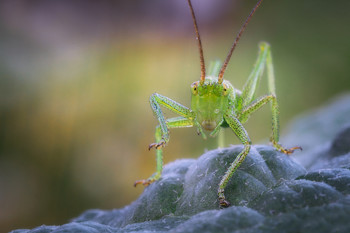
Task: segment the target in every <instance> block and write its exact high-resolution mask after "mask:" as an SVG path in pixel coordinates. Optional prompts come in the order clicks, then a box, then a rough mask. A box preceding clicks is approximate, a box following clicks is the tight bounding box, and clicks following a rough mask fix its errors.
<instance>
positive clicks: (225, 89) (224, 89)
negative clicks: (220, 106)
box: [222, 84, 228, 96]
mask: <svg viewBox="0 0 350 233" xmlns="http://www.w3.org/2000/svg"><path fill="white" fill-rule="evenodd" d="M222 87H223V91H222V93H223V95H224V96H226V95H227V94H228V89H227V86H226V85H225V84H222Z"/></svg>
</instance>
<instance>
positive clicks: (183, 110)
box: [149, 93, 193, 149]
mask: <svg viewBox="0 0 350 233" xmlns="http://www.w3.org/2000/svg"><path fill="white" fill-rule="evenodd" d="M150 103H151V108H152V110H153V112H154V113H155V115H156V116H157V119H158V121H159V128H160V133H161V139H160V140H159V141H157V142H156V143H152V144H151V145H150V148H152V147H155V148H156V149H158V148H161V147H163V146H164V145H165V144H166V143H167V142H168V141H169V130H168V127H167V125H166V122H165V121H166V120H165V117H164V115H163V112H162V109H161V108H160V106H163V107H165V108H167V109H169V110H170V111H172V112H175V113H177V114H179V115H180V116H182V117H184V118H186V119H188V120H192V119H193V112H192V111H191V110H190V109H189V108H187V107H185V106H183V105H182V104H179V103H177V102H176V101H174V100H172V99H170V98H168V97H165V96H162V95H160V94H157V93H154V94H152V96H151V97H150ZM150 148H149V149H150Z"/></svg>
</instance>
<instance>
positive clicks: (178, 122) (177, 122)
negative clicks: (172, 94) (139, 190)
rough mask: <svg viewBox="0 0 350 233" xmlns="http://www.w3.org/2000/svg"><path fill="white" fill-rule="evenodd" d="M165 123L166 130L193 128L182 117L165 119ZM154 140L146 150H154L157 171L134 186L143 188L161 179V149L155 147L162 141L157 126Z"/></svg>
mask: <svg viewBox="0 0 350 233" xmlns="http://www.w3.org/2000/svg"><path fill="white" fill-rule="evenodd" d="M165 122H166V125H167V127H168V128H185V127H192V126H193V123H192V121H191V120H188V119H186V118H184V117H174V118H170V119H167V120H166V121H165ZM155 138H156V142H155V143H152V144H151V145H149V147H148V149H151V148H152V147H155V148H156V161H157V171H156V173H154V174H153V175H152V176H151V177H149V178H148V179H145V180H137V181H135V183H134V186H136V185H138V184H143V185H144V186H147V185H149V184H151V183H152V182H154V181H156V180H158V179H159V178H160V177H161V174H162V171H163V151H162V148H161V147H159V146H158V147H157V145H159V142H160V141H161V140H162V132H161V128H160V126H159V125H158V126H157V127H156V133H155ZM153 145H155V146H153Z"/></svg>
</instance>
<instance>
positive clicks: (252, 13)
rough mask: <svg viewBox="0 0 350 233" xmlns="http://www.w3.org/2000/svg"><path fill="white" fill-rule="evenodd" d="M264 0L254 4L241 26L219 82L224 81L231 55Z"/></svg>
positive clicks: (222, 68) (222, 69) (223, 66)
mask: <svg viewBox="0 0 350 233" xmlns="http://www.w3.org/2000/svg"><path fill="white" fill-rule="evenodd" d="M261 2H262V0H259V1H258V3H257V4H256V5H255V6H254V8H253V10H252V11H251V12H250V14H249V16H248V17H247V19H246V20H245V22H244V24H243V26H242V27H241V29H240V30H239V32H238V34H237V36H236V39H235V41H234V42H233V45H232V47H231V50H230V52H229V53H228V54H227V57H226V60H225V62H224V64H223V65H222V67H221V70H220V73H219V77H218V83H222V82H223V80H224V79H223V77H224V73H225V70H226V67H227V64H228V63H229V61H230V59H231V56H232V53H233V51H234V50H235V48H236V45H237V43H238V41H239V39H240V38H241V36H242V34H243V32H244V30H245V28H246V27H247V25H248V23H249V21H250V20H251V18H252V17H253V15H254V13H255V11H256V10H257V9H258V7H259V6H260V4H261Z"/></svg>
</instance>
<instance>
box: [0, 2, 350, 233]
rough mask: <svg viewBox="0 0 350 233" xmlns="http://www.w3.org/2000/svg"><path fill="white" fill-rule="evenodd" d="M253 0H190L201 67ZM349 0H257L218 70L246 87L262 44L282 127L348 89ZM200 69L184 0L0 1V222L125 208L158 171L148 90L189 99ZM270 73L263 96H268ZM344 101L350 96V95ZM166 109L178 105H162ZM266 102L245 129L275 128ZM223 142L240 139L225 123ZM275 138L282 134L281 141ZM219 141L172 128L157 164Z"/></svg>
mask: <svg viewBox="0 0 350 233" xmlns="http://www.w3.org/2000/svg"><path fill="white" fill-rule="evenodd" d="M255 3H256V1H255V0H249V1H248V0H193V5H194V8H195V11H196V14H197V19H198V24H199V28H200V32H201V37H202V42H203V46H204V55H205V59H206V63H207V65H208V64H209V62H210V60H214V59H221V60H223V59H224V58H225V56H226V54H227V52H228V50H229V48H230V46H231V44H232V42H233V39H234V37H235V35H236V33H237V32H238V30H239V28H240V27H241V25H242V22H243V21H244V20H245V18H246V17H247V16H248V14H249V12H250V10H251V8H252V7H253V6H254V5H255ZM349 8H350V2H349V1H345V0H344V1H316V0H308V1H304V0H299V1H277V0H273V1H267V0H266V1H264V2H263V3H262V6H261V8H260V9H259V10H258V11H257V13H256V15H255V16H254V18H253V19H252V21H251V23H250V25H249V26H248V28H247V30H246V32H245V33H244V35H243V37H242V38H241V41H240V43H239V45H238V47H237V49H236V51H235V53H234V55H233V57H232V59H231V62H230V64H229V66H228V70H227V72H226V74H225V78H226V79H229V80H230V81H231V82H232V84H233V85H234V86H235V87H236V88H241V87H242V85H243V83H244V81H245V79H246V78H247V77H248V75H249V73H250V71H251V69H252V67H253V64H254V62H255V58H256V56H257V51H258V47H257V45H258V43H259V41H262V40H265V41H268V42H269V43H270V44H271V46H272V55H273V58H274V66H275V72H276V89H277V96H278V100H279V104H280V112H281V127H282V133H283V132H284V131H283V127H284V126H285V125H286V124H287V123H288V121H289V120H290V119H292V118H293V117H294V116H296V115H297V114H299V113H301V112H304V111H306V110H309V109H312V108H315V107H317V106H320V105H322V104H323V103H325V102H326V101H327V100H328V99H329V98H331V97H332V96H335V95H337V94H338V93H342V92H345V91H348V90H349V86H350V79H349V73H350V65H349V64H350V43H349V38H350V30H349V25H350V14H349V12H348V9H349ZM199 75H200V67H199V56H198V50H197V44H196V41H195V40H194V31H193V25H192V20H191V16H190V12H189V9H188V6H187V1H185V0H167V1H164V0H148V1H145V0H134V1H130V0H129V1H128V0H124V1H115V0H114V1H113V0H108V1H107V0H104V1H88V0H84V1H83V0H80V1H69V0H60V1H58V0H56V1H44V0H36V1H21V0H3V1H1V2H0V231H1V232H5V231H9V230H11V229H17V228H32V227H35V226H38V225H42V224H47V225H48V224H56V225H57V224H62V223H65V222H67V221H68V220H69V219H70V218H73V217H75V216H77V215H78V214H79V213H81V212H82V211H84V210H86V209H91V208H102V209H112V208H121V207H123V206H125V205H127V204H129V203H131V202H132V201H133V200H135V199H136V198H137V197H138V195H140V193H141V192H142V191H143V187H137V188H134V187H133V182H134V181H135V180H137V179H142V178H147V177H149V176H150V175H151V174H152V173H153V172H154V171H155V159H154V158H155V155H154V151H150V152H149V151H148V150H147V147H148V144H150V143H152V142H153V140H154V139H153V137H154V136H153V135H154V128H155V126H156V124H157V122H156V120H155V117H154V116H153V114H152V111H151V109H150V107H149V102H148V100H149V96H150V95H151V94H152V93H153V92H158V93H160V94H163V95H166V96H168V97H170V98H172V99H174V100H176V101H178V102H180V103H182V104H184V105H186V106H190V91H189V86H190V84H191V83H192V82H193V81H196V80H198V78H199ZM266 91H267V89H266V79H264V81H262V82H261V89H260V91H259V93H261V94H263V93H266ZM349 104H350V103H349ZM167 116H172V114H168V113H167ZM270 125H271V123H270V112H269V108H268V107H265V108H264V109H263V110H261V111H260V112H258V113H256V114H255V115H254V116H253V117H252V118H251V119H250V121H249V122H248V123H247V125H246V128H247V130H248V132H249V134H250V136H251V138H252V140H253V142H255V143H259V142H264V141H266V140H267V138H268V136H269V135H270V130H271V129H270ZM226 136H227V138H226V144H227V145H229V144H237V143H239V142H238V140H237V139H236V138H235V137H234V135H233V134H232V132H229V131H228V130H227V131H226ZM282 143H283V142H282ZM215 147H216V140H215V139H208V140H207V141H203V140H202V138H201V137H199V136H197V134H196V130H195V129H191V128H189V129H182V130H176V129H175V130H172V131H171V140H170V143H169V145H168V146H167V147H166V149H165V151H164V154H165V163H168V162H170V161H173V160H175V159H178V158H196V157H198V156H199V155H200V154H202V153H203V152H204V151H205V150H207V149H212V148H215Z"/></svg>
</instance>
